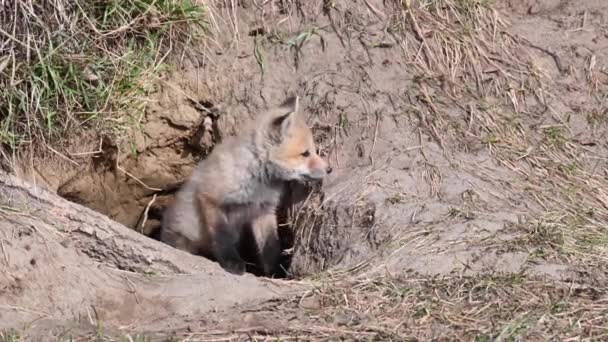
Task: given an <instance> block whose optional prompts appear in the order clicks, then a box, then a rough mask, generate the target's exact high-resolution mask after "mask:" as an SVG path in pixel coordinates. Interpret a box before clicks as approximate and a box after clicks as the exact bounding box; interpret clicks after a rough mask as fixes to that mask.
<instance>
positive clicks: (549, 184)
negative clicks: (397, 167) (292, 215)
mask: <svg viewBox="0 0 608 342" xmlns="http://www.w3.org/2000/svg"><path fill="white" fill-rule="evenodd" d="M398 5H399V6H397V7H396V9H397V10H395V11H393V12H392V13H393V14H392V15H391V16H390V17H389V18H388V21H389V22H390V25H388V30H387V31H388V32H390V33H392V35H393V37H394V39H395V40H396V41H397V42H399V45H400V46H401V49H402V51H403V56H404V59H405V61H407V62H408V63H409V64H408V65H410V66H412V70H413V71H414V73H415V74H416V76H415V77H416V80H415V83H416V86H415V87H414V88H410V90H409V91H408V92H409V93H410V94H409V99H408V100H407V101H409V103H410V112H411V113H412V114H414V116H413V118H414V120H418V122H419V125H420V127H421V128H422V129H423V130H424V132H425V133H426V134H428V135H429V136H431V137H432V138H434V140H435V141H436V142H437V143H438V144H439V145H440V146H441V147H443V149H444V152H445V155H446V158H448V159H449V160H451V161H452V162H454V163H455V164H458V165H465V166H464V167H465V168H466V169H467V170H468V172H471V174H481V173H482V172H483V170H481V169H480V168H479V167H478V166H473V165H467V161H466V160H458V158H462V155H463V153H464V154H466V153H470V152H475V153H478V152H480V151H482V152H487V153H488V154H489V155H490V156H491V157H492V159H493V160H494V161H495V162H496V165H499V166H500V167H501V168H504V169H505V170H508V171H509V172H513V174H515V177H516V179H510V180H509V181H508V182H507V180H505V179H501V177H500V176H498V175H497V174H492V173H491V172H490V173H485V174H484V175H483V178H484V179H486V180H488V181H490V182H491V183H494V184H496V185H497V188H499V189H504V193H503V194H501V195H502V197H503V200H505V202H508V200H509V198H517V199H518V201H520V202H519V203H518V204H517V205H515V204H513V206H517V209H518V212H519V213H520V214H521V215H520V216H521V220H520V222H519V223H518V224H516V225H513V226H512V227H509V228H508V231H509V233H512V234H513V235H514V236H516V237H515V238H513V239H512V240H511V241H509V242H501V243H500V244H501V247H500V248H501V249H503V250H513V249H515V250H521V251H525V252H528V253H529V255H530V257H529V258H528V265H529V266H533V265H536V264H539V263H540V264H542V263H550V264H558V265H566V266H567V268H568V270H569V271H570V274H573V275H574V276H573V278H572V279H570V280H568V281H566V282H565V283H561V282H558V281H555V280H551V279H544V278H535V277H532V276H527V275H523V274H522V275H519V274H516V275H500V274H495V275H476V276H469V277H445V278H441V279H434V278H429V277H425V276H415V275H411V274H410V275H398V276H395V278H393V277H392V276H390V275H387V276H386V277H380V278H375V277H370V278H365V277H362V276H358V275H356V274H354V273H348V272H347V273H342V274H339V275H336V276H331V277H328V278H325V279H323V280H322V281H321V284H323V285H321V286H320V287H319V288H318V289H317V290H316V292H315V294H314V295H313V297H314V298H316V300H318V301H319V302H321V303H322V308H319V309H318V310H315V311H314V313H312V312H311V313H309V317H316V319H318V320H319V321H317V322H322V323H318V324H321V325H322V326H319V328H318V329H317V330H315V329H313V328H311V327H306V328H305V327H300V328H298V329H293V330H292V331H289V334H290V335H293V334H296V333H305V334H311V335H312V336H314V337H317V338H327V337H329V336H331V337H335V336H342V337H347V338H363V339H366V338H370V339H374V338H379V339H387V340H390V339H393V340H402V339H413V338H415V339H422V340H427V339H431V338H440V339H442V340H443V339H445V340H450V339H463V338H464V339H465V340H478V341H489V340H514V339H524V340H548V339H552V338H558V339H560V340H568V339H572V340H579V339H590V340H602V339H605V338H606V337H608V335H607V334H608V328H607V326H608V325H607V321H606V320H607V317H608V301H607V298H606V294H605V289H606V276H605V275H606V274H608V257H607V256H608V254H607V253H608V250H607V246H608V197H607V196H608V190H606V189H608V168H607V163H606V162H607V161H608V159H606V155H605V153H606V150H605V148H602V147H601V146H599V143H596V142H594V141H591V142H588V141H583V142H581V141H580V139H577V132H574V131H573V128H571V127H570V122H571V118H570V117H569V115H565V114H564V113H557V112H556V110H555V109H554V108H552V107H551V101H550V100H551V99H552V98H555V97H556V96H557V94H552V91H554V89H555V91H557V89H556V88H555V83H554V80H552V79H551V78H550V77H549V76H548V75H547V74H546V73H545V72H543V70H541V69H539V68H538V67H537V66H536V65H535V63H534V59H533V58H532V56H531V55H530V53H529V48H527V43H526V42H525V41H524V40H523V39H520V38H518V37H515V36H513V35H511V34H510V33H509V32H508V31H507V30H506V29H507V23H506V22H505V21H504V20H503V18H502V17H501V15H500V14H499V13H498V12H496V11H495V10H494V9H493V6H492V5H491V3H490V2H488V1H452V0H442V1H412V2H408V1H405V2H401V3H398ZM400 6H401V7H400ZM351 20H352V19H351ZM337 21H339V20H337ZM558 64H559V63H558ZM593 67H594V63H593V62H592V61H590V62H589V63H588V64H587V65H585V66H581V67H580V68H578V69H574V70H572V73H574V74H575V76H578V78H577V79H578V80H579V82H580V84H578V85H577V87H581V88H582V89H584V90H585V91H586V92H587V96H588V102H587V103H588V104H589V107H588V108H585V109H582V110H581V111H585V112H587V113H588V114H587V121H588V123H589V125H590V126H591V127H592V131H593V132H595V133H596V134H597V132H602V131H603V132H606V123H607V122H606V115H605V113H606V109H605V103H604V99H605V95H604V94H605V92H606V91H607V90H608V88H607V85H608V82H607V80H608V78H607V77H606V75H605V74H602V73H598V72H597V71H595V72H594V69H593ZM557 68H558V70H559V71H560V72H564V70H562V69H563V68H562V66H561V64H560V65H557ZM589 75H593V78H592V79H590V78H589ZM578 133H580V132H578ZM599 134H601V133H599ZM426 171H428V172H427V173H426V174H425V175H426V176H427V177H426V178H427V182H428V184H429V188H430V192H431V195H433V196H435V195H436V194H437V191H436V190H437V189H436V188H437V187H436V183H437V180H436V178H437V177H441V175H440V174H436V173H432V172H430V170H426ZM396 201H397V202H398V201H399V199H396ZM452 216H453V215H452ZM305 218H306V220H303V221H304V224H303V225H302V227H301V228H302V229H303V230H302V231H301V232H299V234H300V236H307V235H309V234H310V233H311V230H312V229H314V226H315V225H317V226H318V225H319V222H315V220H316V219H318V218H319V215H318V208H317V209H315V210H311V211H310V213H309V214H307V216H305ZM321 224H323V223H321ZM303 241H305V239H303ZM488 243H490V244H496V241H489V242H488ZM375 262H376V261H375ZM376 266H378V265H376ZM376 268H378V267H376ZM292 304H293V305H294V308H295V307H298V306H297V305H296V304H294V303H292ZM294 310H295V309H294ZM331 317H347V318H348V320H347V322H345V323H340V324H339V327H338V326H336V325H335V324H336V323H335V320H332V319H331ZM327 322H330V323H327ZM325 324H330V325H331V326H332V329H333V330H331V332H328V330H327V329H328V327H327V326H326V325H325Z"/></svg>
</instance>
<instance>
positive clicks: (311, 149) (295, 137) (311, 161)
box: [277, 121, 327, 172]
mask: <svg viewBox="0 0 608 342" xmlns="http://www.w3.org/2000/svg"><path fill="white" fill-rule="evenodd" d="M305 152H308V153H309V155H308V156H305V155H303V154H304V153H305ZM277 157H278V159H280V160H281V161H282V162H283V164H284V165H285V166H286V167H289V168H292V169H306V170H309V171H310V172H313V171H315V170H324V169H325V168H326V167H327V163H325V161H324V160H323V159H321V157H319V156H318V155H317V152H316V148H315V142H314V139H313V136H312V131H311V130H310V128H309V127H308V126H307V125H306V123H304V122H302V121H298V122H297V124H296V126H295V127H293V128H292V130H291V132H290V135H289V138H288V139H287V140H286V141H285V143H284V144H282V145H281V147H280V149H279V151H278V153H277Z"/></svg>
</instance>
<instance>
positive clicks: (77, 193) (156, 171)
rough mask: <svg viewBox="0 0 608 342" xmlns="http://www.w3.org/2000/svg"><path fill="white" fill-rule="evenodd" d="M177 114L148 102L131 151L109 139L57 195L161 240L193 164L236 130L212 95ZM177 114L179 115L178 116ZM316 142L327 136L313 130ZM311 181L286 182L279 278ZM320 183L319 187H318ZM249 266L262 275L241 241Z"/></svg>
mask: <svg viewBox="0 0 608 342" xmlns="http://www.w3.org/2000/svg"><path fill="white" fill-rule="evenodd" d="M178 107H179V108H178V110H179V112H180V115H171V116H169V115H163V113H165V112H166V111H164V110H159V109H158V108H154V107H152V108H150V110H149V112H148V115H147V118H146V119H147V122H146V123H145V125H144V128H143V130H142V132H141V134H142V135H141V136H139V137H138V136H136V137H135V151H136V153H133V152H132V151H130V152H129V153H125V152H121V148H120V147H119V146H116V145H115V144H112V142H111V141H110V140H109V139H106V140H103V141H102V144H101V147H100V151H101V153H98V154H96V155H94V156H93V157H92V159H91V161H90V163H88V165H87V166H86V167H83V168H82V170H79V172H77V173H76V174H75V175H74V176H73V177H72V178H70V179H69V180H67V181H66V182H64V183H63V184H62V185H61V186H59V187H58V189H57V193H58V195H60V196H61V197H63V198H65V199H67V200H69V201H72V202H75V203H78V204H81V205H84V206H87V207H89V208H91V209H93V210H96V211H98V212H101V213H103V214H105V215H108V216H109V217H110V218H111V219H113V220H116V221H118V222H120V223H122V224H124V225H126V226H127V227H129V228H131V229H134V230H136V231H138V232H140V233H142V234H143V235H146V236H148V237H150V238H152V239H156V240H160V231H161V222H162V215H163V212H164V210H165V208H166V207H167V206H168V205H169V204H170V203H171V201H172V200H173V198H174V196H175V194H176V193H177V191H178V190H179V188H180V187H181V185H182V184H183V182H184V181H185V180H186V179H187V178H188V177H189V176H190V174H191V172H192V170H193V168H194V167H195V166H196V164H197V163H198V162H199V161H201V160H202V159H203V158H205V156H206V155H208V154H209V153H210V152H211V151H212V149H213V147H214V146H215V145H216V144H217V143H219V142H220V141H221V140H222V139H223V138H225V137H227V136H228V135H233V134H236V133H237V132H238V129H237V127H236V126H237V125H236V122H243V121H244V120H236V119H235V118H234V117H233V116H232V115H231V114H230V113H227V112H223V111H222V110H221V109H219V108H218V107H216V106H215V105H214V103H213V102H212V101H209V100H201V101H197V102H193V101H188V102H187V104H186V105H184V104H182V105H181V106H178ZM176 117H177V118H176ZM315 131H316V133H317V135H318V136H317V138H318V140H319V141H318V143H319V144H320V145H322V143H323V140H324V139H325V138H326V135H325V134H324V132H323V130H322V129H321V130H315ZM314 188H315V186H314V185H303V184H296V183H293V184H289V185H288V186H287V190H286V192H285V194H284V196H283V199H282V201H281V205H280V207H279V208H278V213H277V216H278V221H279V229H278V231H279V238H280V241H281V247H282V250H283V251H284V253H283V255H282V258H281V262H280V264H281V269H282V270H283V271H284V272H283V273H282V274H279V275H276V277H279V278H292V275H291V273H290V266H291V261H292V254H291V253H290V252H291V251H293V248H294V241H295V240H296V236H295V234H294V227H293V224H292V219H293V217H294V215H295V213H296V211H297V210H299V207H298V206H297V203H302V201H303V200H304V199H306V197H307V196H309V195H310V194H311V193H315V191H314ZM316 188H317V189H318V187H316ZM241 252H242V255H243V257H244V259H245V260H246V261H247V262H248V268H247V271H248V272H250V273H252V274H254V275H257V276H261V270H259V269H257V268H256V267H255V266H254V265H255V262H254V260H255V259H254V258H255V250H252V249H251V248H247V245H243V246H241Z"/></svg>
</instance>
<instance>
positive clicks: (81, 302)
mask: <svg viewBox="0 0 608 342" xmlns="http://www.w3.org/2000/svg"><path fill="white" fill-rule="evenodd" d="M0 188H1V189H2V196H1V197H0V206H1V208H2V209H1V210H0V215H2V221H0V227H1V228H2V232H3V242H2V250H3V256H4V257H3V264H2V281H1V282H0V283H1V284H2V286H1V288H0V289H1V290H0V296H1V298H2V306H1V311H0V322H1V323H0V329H8V328H16V327H21V326H23V325H24V324H28V323H29V324H32V323H30V322H36V323H34V325H37V326H42V327H46V325H45V324H46V323H48V322H75V323H77V325H78V324H81V325H85V326H86V325H88V324H91V325H92V326H97V325H98V324H104V325H107V326H109V327H119V326H137V327H140V328H141V329H144V330H147V331H153V330H156V329H159V330H163V329H169V328H171V327H176V326H184V325H183V320H184V317H185V316H188V315H194V316H201V317H203V316H204V314H205V313H206V312H210V311H213V310H222V309H227V308H230V307H231V306H233V305H235V304H239V305H240V304H243V303H245V302H247V301H263V300H267V299H270V298H274V297H276V296H279V295H281V294H285V293H287V292H289V291H290V289H291V290H293V289H296V287H295V284H293V285H290V284H288V283H285V284H282V283H280V282H279V283H274V284H273V283H271V282H265V283H264V282H262V281H260V280H258V279H256V278H255V277H253V276H243V277H235V276H231V275H230V274H227V273H226V272H223V271H222V269H221V268H220V267H219V266H217V265H216V264H214V263H212V262H209V261H207V260H204V259H201V258H199V257H195V256H192V255H190V254H187V253H183V252H181V251H177V250H174V249H172V248H170V247H168V246H166V245H164V244H162V243H160V242H157V241H154V240H152V239H149V238H146V237H145V236H143V235H141V234H138V233H136V232H134V231H132V230H129V229H128V228H126V227H124V226H122V225H120V224H117V223H115V222H113V221H111V220H110V219H108V218H107V217H106V216H103V215H100V214H98V213H96V212H94V211H92V210H89V209H87V208H83V207H81V206H79V205H75V204H72V203H70V202H67V201H65V200H63V199H61V198H59V197H57V196H55V195H52V194H50V193H47V192H46V191H41V190H40V189H36V188H33V187H31V186H30V185H27V184H26V183H23V182H22V181H19V180H17V179H15V178H13V177H10V176H7V175H5V174H0ZM62 324H63V323H62ZM138 329H139V328H138Z"/></svg>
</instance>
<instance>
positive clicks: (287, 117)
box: [272, 96, 300, 136]
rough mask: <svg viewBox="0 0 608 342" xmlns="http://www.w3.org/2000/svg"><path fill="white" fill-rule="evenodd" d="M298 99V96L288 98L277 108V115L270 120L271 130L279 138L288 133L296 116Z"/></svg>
mask: <svg viewBox="0 0 608 342" xmlns="http://www.w3.org/2000/svg"><path fill="white" fill-rule="evenodd" d="M299 102H300V99H299V98H298V96H292V97H289V98H288V99H287V100H286V101H285V102H283V103H282V104H281V105H280V106H279V115H277V116H276V117H275V118H274V119H273V120H272V129H273V131H274V132H276V133H278V134H279V135H280V136H285V135H287V134H288V133H289V131H290V129H291V127H292V126H293V124H294V121H295V120H296V117H297V115H298V109H299Z"/></svg>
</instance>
